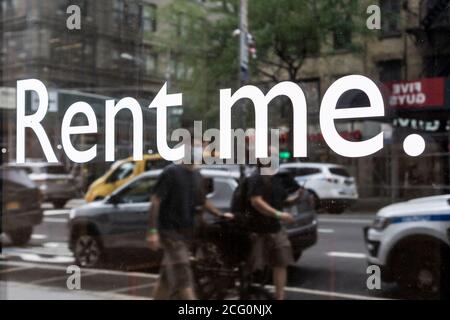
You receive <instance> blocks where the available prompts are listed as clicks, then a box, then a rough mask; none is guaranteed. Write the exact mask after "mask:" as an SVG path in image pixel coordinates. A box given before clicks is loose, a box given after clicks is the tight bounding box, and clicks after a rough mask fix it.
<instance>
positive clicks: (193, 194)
mask: <svg viewBox="0 0 450 320" xmlns="http://www.w3.org/2000/svg"><path fill="white" fill-rule="evenodd" d="M151 203H152V205H151V209H150V219H149V230H148V236H147V241H148V244H149V247H150V249H152V250H158V249H159V248H160V247H161V248H162V249H163V251H164V257H163V261H162V267H161V271H160V278H159V280H158V283H157V285H156V286H155V290H154V298H155V299H168V298H170V297H171V296H173V295H174V294H178V295H179V297H180V298H181V299H186V300H191V299H195V298H196V296H195V292H194V286H193V278H192V272H191V268H190V264H189V257H190V252H189V241H190V240H191V237H192V234H193V231H194V226H195V215H196V213H197V212H201V211H202V209H205V210H207V211H208V212H210V213H211V214H213V215H215V216H218V217H224V218H228V219H231V218H232V217H233V216H232V215H231V214H222V213H221V212H220V211H219V210H218V209H216V208H215V207H214V206H213V205H212V204H211V203H210V202H209V201H208V200H207V199H206V197H205V192H204V188H203V181H202V177H201V175H200V172H199V171H198V170H197V169H195V167H194V166H193V165H185V164H179V165H175V164H173V165H169V166H168V167H166V169H164V171H163V172H162V174H161V175H160V177H159V179H158V182H157V183H156V185H155V188H154V193H153V195H152V196H151Z"/></svg>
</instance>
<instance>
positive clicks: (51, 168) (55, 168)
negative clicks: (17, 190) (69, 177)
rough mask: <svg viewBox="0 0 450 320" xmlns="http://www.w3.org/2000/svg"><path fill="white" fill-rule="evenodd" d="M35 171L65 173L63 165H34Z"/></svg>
mask: <svg viewBox="0 0 450 320" xmlns="http://www.w3.org/2000/svg"><path fill="white" fill-rule="evenodd" d="M35 172H37V173H46V174H67V171H66V169H65V168H64V166H61V165H54V166H53V165H48V166H39V167H36V170H35Z"/></svg>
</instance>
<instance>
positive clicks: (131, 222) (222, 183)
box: [69, 169, 317, 267]
mask: <svg viewBox="0 0 450 320" xmlns="http://www.w3.org/2000/svg"><path fill="white" fill-rule="evenodd" d="M160 173H161V170H154V171H148V172H146V173H143V174H142V175H140V176H138V177H136V178H135V179H133V180H132V181H130V182H128V183H127V184H125V185H124V186H122V187H121V188H119V189H117V190H116V191H115V192H114V193H112V194H111V195H110V196H109V197H107V198H105V199H103V200H101V201H95V202H91V203H88V204H86V205H83V206H81V207H79V208H75V209H72V211H71V213H70V219H69V229H70V232H69V234H70V236H69V237H70V239H69V248H70V249H71V250H72V252H73V253H74V256H75V259H76V262H77V263H78V264H79V265H81V266H84V267H94V266H97V265H98V264H99V263H100V262H101V260H102V259H103V258H104V257H105V253H106V252H108V253H112V252H113V251H116V252H117V251H118V250H112V249H125V250H126V252H128V253H129V252H130V250H132V249H147V247H148V244H147V242H146V231H147V228H148V218H149V208H150V202H149V198H150V194H151V192H152V189H153V187H154V185H155V184H156V181H157V179H158V176H159V175H160ZM201 174H202V176H203V178H204V179H205V188H206V189H207V192H208V194H207V197H208V198H209V199H210V200H211V201H212V202H213V204H214V205H215V206H216V207H217V208H218V209H220V210H222V211H223V212H227V211H229V210H230V205H231V199H232V195H233V192H234V190H235V189H236V187H237V186H238V177H239V175H238V173H236V172H227V171H219V170H206V169H205V170H201ZM292 213H293V214H294V215H295V219H296V221H295V223H293V224H290V225H288V226H286V228H287V232H288V235H289V238H290V240H291V243H292V246H293V251H294V255H295V257H296V259H298V258H300V256H301V253H302V251H303V250H305V249H306V248H308V247H310V246H312V245H313V244H315V243H316V241H317V220H316V214H315V211H314V210H309V209H305V208H301V205H299V206H298V207H297V208H295V207H294V208H293V209H292ZM208 217H209V215H208ZM208 219H213V218H208Z"/></svg>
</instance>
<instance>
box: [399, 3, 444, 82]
mask: <svg viewBox="0 0 450 320" xmlns="http://www.w3.org/2000/svg"><path fill="white" fill-rule="evenodd" d="M419 16H420V25H419V26H418V27H415V28H410V29H408V32H409V33H410V34H412V35H414V37H415V39H416V44H417V46H418V47H419V48H420V49H421V51H422V54H423V62H424V63H423V71H422V73H423V76H424V77H449V76H450V37H449V32H450V0H422V2H421V6H420V14H419Z"/></svg>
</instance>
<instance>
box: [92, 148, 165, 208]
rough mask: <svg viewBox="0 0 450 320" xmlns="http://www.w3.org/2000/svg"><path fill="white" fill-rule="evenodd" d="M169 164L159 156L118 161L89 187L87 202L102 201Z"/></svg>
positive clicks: (148, 155)
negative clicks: (124, 186) (142, 174)
mask: <svg viewBox="0 0 450 320" xmlns="http://www.w3.org/2000/svg"><path fill="white" fill-rule="evenodd" d="M167 164H168V162H167V161H166V160H164V159H163V158H162V157H161V156H160V155H159V154H146V155H144V157H143V159H142V160H137V161H135V160H133V158H132V157H129V158H126V159H123V160H118V161H116V162H115V163H114V164H113V165H112V166H111V169H110V170H108V172H106V173H105V174H104V175H103V176H101V177H100V178H98V179H97V180H95V181H94V182H93V183H92V184H91V185H90V186H89V188H88V190H87V192H86V195H85V200H86V201H87V202H91V201H95V200H101V199H103V198H105V197H106V196H108V195H109V194H111V193H112V192H113V191H114V190H116V189H117V188H119V187H120V186H121V185H123V184H124V183H126V182H127V181H129V180H131V179H133V178H134V177H136V176H138V175H140V174H141V173H143V172H145V171H148V170H153V169H160V168H163V167H164V166H166V165H167Z"/></svg>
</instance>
